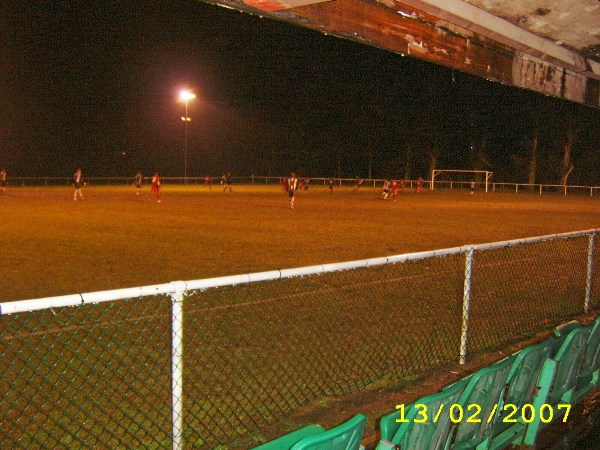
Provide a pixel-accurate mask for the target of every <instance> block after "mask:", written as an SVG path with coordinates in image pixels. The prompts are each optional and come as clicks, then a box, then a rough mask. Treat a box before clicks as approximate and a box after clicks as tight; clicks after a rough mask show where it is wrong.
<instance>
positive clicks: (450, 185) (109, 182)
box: [8, 171, 600, 197]
mask: <svg viewBox="0 0 600 450" xmlns="http://www.w3.org/2000/svg"><path fill="white" fill-rule="evenodd" d="M445 172H453V171H445ZM456 172H462V171H456ZM484 172H485V171H484ZM484 172H482V173H484ZM488 173H489V172H488ZM284 178H286V176H259V175H249V176H237V177H232V181H233V183H234V184H266V185H279V184H281V181H282V180H283V179H284ZM300 178H301V179H307V180H310V184H312V185H315V186H316V185H318V186H326V185H328V183H329V181H330V180H333V183H334V186H336V187H342V186H345V187H355V186H356V179H355V178H343V177H342V178H338V177H325V178H323V177H314V178H313V177H300ZM151 179H152V177H150V176H146V177H144V183H146V184H149V183H150V181H151ZM398 179H402V178H401V177H400V178H398ZM220 180H221V177H220V176H211V177H210V182H211V184H219V182H220ZM85 181H86V182H87V183H89V185H91V186H94V185H98V186H126V185H132V184H133V183H134V180H133V176H131V177H85ZM161 181H162V182H163V183H164V184H192V185H204V184H205V183H206V177H203V176H200V177H187V178H184V177H161ZM385 181H386V179H384V178H364V179H362V183H361V185H360V186H362V187H372V188H377V187H382V186H383V183H384V182H385ZM404 181H405V188H407V189H412V188H415V187H416V186H417V182H418V180H411V179H407V180H404ZM8 182H9V185H12V186H69V185H71V184H72V177H10V178H9V180H8ZM470 183H471V182H470V181H465V180H435V188H436V189H469V187H470ZM488 184H489V185H490V186H491V189H490V190H491V191H492V192H514V193H520V192H534V193H537V194H540V195H542V194H544V193H546V194H556V193H558V194H562V195H568V194H579V195H581V194H583V195H589V196H590V197H593V196H594V195H598V192H599V191H600V186H583V185H564V184H539V183H536V184H528V183H505V182H491V181H488ZM475 187H476V189H478V190H484V191H485V187H486V182H484V181H479V182H477V181H476V182H475ZM423 188H428V189H433V186H432V183H431V180H423Z"/></svg>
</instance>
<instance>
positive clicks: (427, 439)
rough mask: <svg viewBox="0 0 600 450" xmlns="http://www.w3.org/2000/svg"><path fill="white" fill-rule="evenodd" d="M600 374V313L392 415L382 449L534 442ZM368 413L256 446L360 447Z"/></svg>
mask: <svg viewBox="0 0 600 450" xmlns="http://www.w3.org/2000/svg"><path fill="white" fill-rule="evenodd" d="M599 375H600V316H599V317H597V318H596V320H594V321H593V322H592V323H590V324H589V325H587V326H582V325H581V324H580V323H579V322H576V321H572V322H569V323H567V324H564V325H562V326H560V327H558V328H556V329H555V330H554V336H553V337H550V338H549V339H547V340H545V341H544V342H541V343H539V344H536V345H532V346H530V347H527V348H525V349H523V350H521V351H519V352H517V353H515V354H513V355H511V356H509V357H507V358H504V359H502V360H500V361H497V362H495V363H493V364H492V365H490V366H488V367H484V368H483V369H480V370H478V371H477V372H475V373H473V374H471V375H469V376H467V377H465V378H463V379H461V380H459V381H457V382H454V383H452V384H450V385H447V386H445V387H444V388H442V390H441V391H440V392H438V393H435V394H431V395H427V396H425V397H422V398H420V399H419V400H416V401H415V402H413V403H411V404H410V405H406V407H405V408H404V410H401V411H398V410H394V411H391V412H389V413H388V414H386V415H384V416H383V417H382V418H381V421H380V430H381V440H380V441H379V443H378V445H377V450H387V449H411V450H412V449H417V450H421V449H423V450H425V449H455V450H461V449H494V450H496V449H501V448H505V447H508V446H509V445H523V444H524V445H530V446H533V445H535V443H536V440H537V437H538V434H539V432H540V431H541V430H542V429H543V428H545V427H546V426H547V425H549V424H551V423H553V422H556V421H558V420H560V419H561V418H562V417H564V416H565V415H566V414H568V411H569V410H570V405H573V404H576V403H578V402H580V401H581V400H583V399H584V398H585V397H586V396H587V395H588V394H589V393H590V392H591V391H592V390H594V389H596V388H598V387H600V382H599V380H600V377H599ZM567 405H568V406H567ZM401 412H402V414H403V417H402V416H401V415H400V414H401ZM400 419H402V422H399V420H400ZM366 420H367V418H366V417H365V416H364V415H363V414H358V415H356V416H355V417H353V418H352V419H350V420H349V421H347V422H345V423H342V424H341V425H338V426H336V427H334V428H332V429H330V430H324V429H323V428H322V427H321V426H319V425H308V426H306V427H304V428H301V429H299V430H296V431H294V432H292V433H289V434H286V435H285V436H282V437H280V438H278V439H275V440H273V441H269V442H267V443H265V444H262V445H260V446H258V447H255V449H254V450H275V449H277V450H288V449H289V450H308V449H310V450H358V449H360V448H362V446H361V444H360V442H361V440H362V436H363V433H364V429H365V424H366Z"/></svg>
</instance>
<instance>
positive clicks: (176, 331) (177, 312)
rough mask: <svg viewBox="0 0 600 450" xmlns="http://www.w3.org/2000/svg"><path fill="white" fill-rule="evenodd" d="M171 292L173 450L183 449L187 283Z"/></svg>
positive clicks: (177, 285)
mask: <svg viewBox="0 0 600 450" xmlns="http://www.w3.org/2000/svg"><path fill="white" fill-rule="evenodd" d="M173 285H174V287H175V292H173V293H172V294H171V403H172V426H173V431H172V434H173V450H181V449H183V293H184V292H185V288H186V284H185V283H184V282H182V281H180V282H177V283H173Z"/></svg>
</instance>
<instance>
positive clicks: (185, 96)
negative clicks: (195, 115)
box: [179, 91, 196, 184]
mask: <svg viewBox="0 0 600 450" xmlns="http://www.w3.org/2000/svg"><path fill="white" fill-rule="evenodd" d="M179 98H180V99H181V100H183V101H184V102H185V116H184V117H182V118H181V120H183V121H184V122H185V127H184V128H185V130H184V137H183V182H184V184H187V141H188V122H191V120H192V119H191V118H190V116H188V102H189V101H190V100H193V99H195V98H196V94H194V93H193V92H189V91H181V92H180V93H179Z"/></svg>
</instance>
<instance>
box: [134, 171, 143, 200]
mask: <svg viewBox="0 0 600 450" xmlns="http://www.w3.org/2000/svg"><path fill="white" fill-rule="evenodd" d="M134 181H135V195H140V189H141V188H142V183H143V182H144V175H142V171H141V170H138V171H137V173H136V174H135V177H134Z"/></svg>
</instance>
